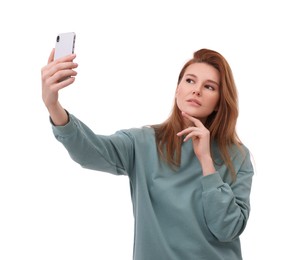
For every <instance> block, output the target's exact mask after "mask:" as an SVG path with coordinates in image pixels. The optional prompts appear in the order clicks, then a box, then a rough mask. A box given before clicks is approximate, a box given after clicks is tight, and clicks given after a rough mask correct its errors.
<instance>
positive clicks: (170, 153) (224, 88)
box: [152, 49, 241, 180]
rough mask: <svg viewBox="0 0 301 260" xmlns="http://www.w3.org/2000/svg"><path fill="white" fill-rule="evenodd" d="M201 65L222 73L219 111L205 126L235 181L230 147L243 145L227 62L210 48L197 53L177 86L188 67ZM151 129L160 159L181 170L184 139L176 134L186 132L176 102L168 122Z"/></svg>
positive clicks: (235, 93)
mask: <svg viewBox="0 0 301 260" xmlns="http://www.w3.org/2000/svg"><path fill="white" fill-rule="evenodd" d="M202 62H204V63H206V64H209V65H211V66H213V67H214V68H216V69H217V70H218V71H219V73H220V100H219V103H218V109H217V111H214V112H213V113H212V114H211V115H209V116H208V118H207V120H206V122H205V127H206V128H207V129H208V130H209V131H210V138H211V141H212V140H215V141H216V142H217V144H218V147H219V149H220V153H221V156H222V158H223V160H224V162H225V163H226V165H227V167H228V168H229V169H230V172H231V176H232V179H233V180H235V171H234V168H233V164H232V162H231V157H230V154H229V151H228V148H229V147H230V146H231V145H233V144H234V145H237V146H238V147H240V145H241V142H240V140H239V138H238V136H237V133H236V122H237V117H238V97H237V89H236V86H235V82H234V78H233V74H232V71H231V68H230V66H229V64H228V62H227V61H226V59H225V58H224V57H223V56H222V55H221V54H219V53H218V52H216V51H213V50H209V49H201V50H198V51H196V52H195V53H194V55H193V58H192V59H190V60H189V61H188V62H186V64H185V65H184V66H183V68H182V70H181V72H180V74H179V78H178V84H179V83H180V81H181V80H182V77H183V76H184V74H185V71H186V69H187V67H188V66H189V65H191V64H193V63H202ZM152 127H153V128H154V130H155V135H156V143H157V149H158V152H159V155H160V157H161V158H162V159H163V160H165V161H166V162H167V163H168V164H169V165H170V166H171V167H173V168H174V167H176V168H177V167H179V166H180V164H181V147H182V138H179V137H178V136H177V135H176V134H177V133H178V132H180V131H181V130H183V128H184V122H183V118H182V115H181V111H180V109H179V108H178V106H177V104H176V102H174V106H173V109H172V111H171V114H170V116H169V117H168V119H167V120H166V121H165V122H163V123H162V124H159V125H153V126H152ZM213 159H214V158H213Z"/></svg>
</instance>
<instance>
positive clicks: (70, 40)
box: [54, 32, 76, 60]
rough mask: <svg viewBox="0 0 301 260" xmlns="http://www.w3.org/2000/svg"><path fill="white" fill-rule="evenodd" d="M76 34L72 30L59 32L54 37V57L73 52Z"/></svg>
mask: <svg viewBox="0 0 301 260" xmlns="http://www.w3.org/2000/svg"><path fill="white" fill-rule="evenodd" d="M75 38H76V35H75V33H74V32H67V33H60V34H58V35H57V37H56V44H55V52H54V59H55V60H56V59H58V58H61V57H64V56H67V55H70V54H72V53H74V46H75Z"/></svg>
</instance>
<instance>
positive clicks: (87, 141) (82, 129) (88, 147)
mask: <svg viewBox="0 0 301 260" xmlns="http://www.w3.org/2000/svg"><path fill="white" fill-rule="evenodd" d="M52 130H53V133H54V136H55V138H56V139H57V140H58V141H59V142H61V143H62V144H63V146H64V147H65V148H66V149H67V151H68V153H69V155H70V157H71V158H72V159H73V160H74V161H75V162H77V163H78V164H80V165H81V166H82V167H84V168H88V169H92V170H98V171H103V172H108V173H112V174H116V175H128V173H129V172H131V167H132V161H133V155H134V152H133V151H134V149H133V139H132V138H131V135H130V134H129V132H126V131H119V132H116V133H115V134H113V135H110V136H103V135H96V134H95V133H94V132H93V131H92V130H91V129H90V128H88V127H87V126H86V125H85V124H84V123H82V122H81V121H80V120H78V119H77V118H76V117H75V116H73V115H72V114H69V122H68V123H67V124H66V125H65V126H54V125H52Z"/></svg>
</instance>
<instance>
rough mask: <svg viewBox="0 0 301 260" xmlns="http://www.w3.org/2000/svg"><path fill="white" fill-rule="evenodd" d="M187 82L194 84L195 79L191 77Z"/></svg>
mask: <svg viewBox="0 0 301 260" xmlns="http://www.w3.org/2000/svg"><path fill="white" fill-rule="evenodd" d="M186 82H187V83H189V84H194V83H195V82H194V80H193V79H189V78H188V79H186Z"/></svg>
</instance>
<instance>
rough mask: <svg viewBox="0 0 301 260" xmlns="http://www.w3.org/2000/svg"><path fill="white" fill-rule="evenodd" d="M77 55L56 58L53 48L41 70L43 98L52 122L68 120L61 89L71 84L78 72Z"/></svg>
mask: <svg viewBox="0 0 301 260" xmlns="http://www.w3.org/2000/svg"><path fill="white" fill-rule="evenodd" d="M75 57H76V55H75V54H71V55H68V56H65V57H62V58H59V59H57V60H54V49H53V50H52V52H51V54H50V56H49V59H48V64H47V65H46V66H44V67H43V68H42V70H41V77H42V99H43V102H44V104H45V106H46V108H47V109H48V112H49V114H50V117H51V119H52V122H53V123H54V124H55V125H58V126H62V125H65V124H67V122H68V114H67V113H66V111H65V110H64V108H63V107H62V106H61V104H60V102H59V91H60V90H61V89H62V88H65V87H67V86H69V85H71V84H72V83H73V82H74V80H75V76H76V75H77V72H76V71H75V70H74V69H75V68H77V66H78V65H77V64H76V63H74V62H73V60H74V59H75Z"/></svg>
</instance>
